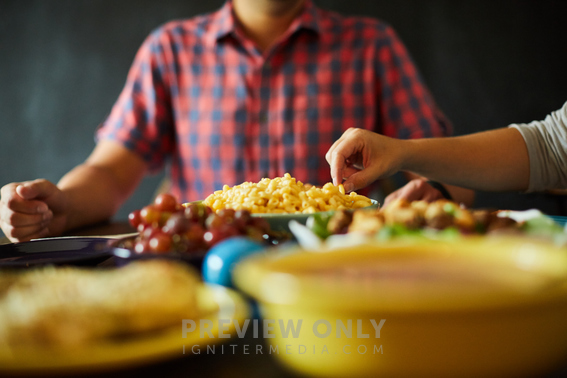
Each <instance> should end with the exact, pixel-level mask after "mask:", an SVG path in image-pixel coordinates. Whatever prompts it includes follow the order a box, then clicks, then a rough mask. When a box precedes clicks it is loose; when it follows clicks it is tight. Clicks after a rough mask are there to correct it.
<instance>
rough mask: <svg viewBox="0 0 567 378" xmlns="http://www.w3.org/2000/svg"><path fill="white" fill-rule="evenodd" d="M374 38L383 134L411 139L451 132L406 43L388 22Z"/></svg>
mask: <svg viewBox="0 0 567 378" xmlns="http://www.w3.org/2000/svg"><path fill="white" fill-rule="evenodd" d="M383 28H384V31H385V35H384V37H383V38H380V39H379V40H378V41H377V60H376V62H377V63H376V64H377V67H376V72H377V79H378V83H377V90H378V93H377V96H379V97H380V101H379V104H380V112H381V114H380V117H378V118H379V119H381V122H382V124H381V125H378V130H377V131H378V132H380V133H381V134H384V135H386V136H390V137H394V138H400V139H412V138H429V137H442V136H448V135H451V132H452V127H451V124H450V122H449V120H448V119H447V118H446V117H445V115H444V114H443V113H442V112H441V110H439V108H438V107H437V105H436V104H435V101H434V100H433V97H432V96H431V93H430V92H429V90H428V89H427V87H426V86H425V84H424V82H423V80H422V79H421V76H420V74H419V72H418V70H417V68H416V66H415V64H414V63H413V61H412V59H411V57H410V55H409V53H408V51H407V49H406V47H405V46H404V44H403V43H402V42H401V40H400V39H399V38H398V36H397V35H396V33H395V31H394V30H393V29H392V28H391V27H390V26H388V25H385V26H383Z"/></svg>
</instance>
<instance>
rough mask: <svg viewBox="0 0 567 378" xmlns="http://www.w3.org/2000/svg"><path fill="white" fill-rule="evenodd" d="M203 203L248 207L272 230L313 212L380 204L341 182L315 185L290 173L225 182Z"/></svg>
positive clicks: (214, 207)
mask: <svg viewBox="0 0 567 378" xmlns="http://www.w3.org/2000/svg"><path fill="white" fill-rule="evenodd" d="M203 203H204V204H205V205H207V206H209V207H210V208H211V209H212V210H213V211H221V210H223V209H234V210H247V211H249V212H250V213H251V214H252V217H255V218H262V219H265V220H266V221H267V223H268V224H269V225H270V227H271V229H272V230H275V231H286V232H288V231H289V222H290V221H292V220H293V221H296V222H299V223H302V224H305V223H306V222H307V219H308V218H309V217H310V216H311V215H312V214H321V215H324V216H330V215H332V214H333V213H334V212H335V211H337V210H342V211H351V210H354V209H359V208H377V207H378V202H376V201H374V200H371V199H370V198H368V197H366V196H363V195H359V194H357V193H355V192H351V193H349V194H347V193H345V190H344V187H343V186H342V185H338V186H336V185H333V184H332V183H326V184H325V185H323V186H322V187H316V186H313V185H310V184H304V183H302V182H301V181H298V180H296V179H295V178H293V177H291V175H290V174H289V173H286V174H285V175H284V176H283V177H276V178H274V179H269V178H263V179H262V180H260V181H259V182H258V183H253V182H244V183H242V184H240V185H235V186H233V187H229V186H228V185H225V186H224V187H223V189H222V190H218V191H216V192H214V193H212V194H211V195H209V196H208V197H207V198H206V199H205V200H204V201H203Z"/></svg>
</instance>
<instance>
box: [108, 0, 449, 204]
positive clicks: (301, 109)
mask: <svg viewBox="0 0 567 378" xmlns="http://www.w3.org/2000/svg"><path fill="white" fill-rule="evenodd" d="M349 127H357V128H364V129H368V130H372V131H375V132H378V133H382V134H384V135H387V136H391V137H397V138H404V139H407V138H422V137H434V136H444V135H447V134H449V128H450V126H449V123H448V122H447V120H446V119H445V117H444V116H443V114H442V113H441V112H440V111H439V110H438V108H437V107H436V105H435V103H434V101H433V99H432V97H431V95H430V93H429V91H428V90H427V88H426V87H425V85H424V83H423V82H422V80H421V78H420V76H419V74H418V72H417V70H416V68H415V66H414V64H413V62H412V60H411V59H410V57H409V55H408V53H407V51H406V49H405V47H404V46H403V44H402V43H401V42H400V40H399V39H398V37H397V36H396V34H395V32H394V31H393V30H392V28H391V27H389V26H388V25H386V24H384V23H382V22H380V21H378V20H374V19H369V18H361V17H343V16H340V15H338V14H336V13H332V12H328V11H324V10H321V9H318V8H317V7H315V6H314V5H313V4H312V3H311V1H309V0H308V1H307V2H306V5H305V9H304V10H303V12H301V14H300V15H299V16H298V17H297V18H296V19H295V20H294V22H293V23H292V24H291V25H290V27H289V29H288V30H287V32H286V33H285V35H284V36H283V37H282V38H281V39H280V40H279V42H278V43H276V44H275V45H274V46H273V47H271V48H270V49H269V50H268V51H265V52H264V53H262V52H260V51H259V50H258V49H257V48H256V47H255V45H254V43H253V42H252V41H251V40H250V39H249V38H247V37H246V36H245V35H244V34H243V32H242V31H241V29H240V28H239V27H238V23H237V22H235V18H234V15H233V10H232V4H231V2H230V1H228V2H227V3H226V4H225V5H224V6H223V7H222V8H221V9H220V10H219V11H217V12H215V13H211V14H208V15H204V16H199V17H196V18H193V19H189V20H182V21H173V22H170V23H167V24H166V25H164V26H162V27H161V28H159V29H157V30H156V31H155V32H153V33H152V34H151V35H150V36H149V37H148V38H147V39H146V41H145V42H144V43H143V45H142V47H141V48H140V50H139V51H138V53H137V55H136V58H135V61H134V63H133V65H132V68H131V70H130V72H129V74H128V79H127V82H126V86H125V88H124V90H123V91H122V93H121V95H120V97H119V99H118V101H117V103H116V104H115V105H114V107H113V109H112V112H111V114H110V116H109V117H108V119H107V120H106V121H105V122H104V123H103V125H101V127H100V128H99V130H98V131H97V138H98V139H99V140H100V139H112V140H116V141H119V142H121V143H122V144H123V145H125V146H126V147H127V148H129V149H131V150H133V151H135V152H137V153H138V154H140V155H141V156H142V157H143V158H144V159H145V160H146V161H147V162H148V163H149V166H150V168H151V169H153V170H155V169H158V168H161V167H162V166H163V164H164V162H165V161H166V160H168V159H169V164H170V174H171V179H172V185H173V188H172V193H173V194H174V195H176V197H177V198H178V200H180V201H192V200H197V199H203V198H205V197H206V196H207V195H209V194H210V193H212V192H213V191H214V190H218V189H221V188H222V186H223V184H228V185H230V186H232V185H236V184H240V183H242V182H244V181H259V180H260V179H261V178H262V177H270V178H273V177H277V176H283V174H284V173H286V172H289V173H290V174H291V175H292V176H294V177H296V178H297V179H298V180H301V181H303V182H304V183H311V184H314V185H322V184H324V183H326V182H329V181H331V177H330V169H329V166H328V164H327V162H326V161H325V153H326V152H327V150H328V149H329V148H330V147H331V145H332V143H333V142H334V141H335V140H337V139H338V138H339V137H340V136H341V135H342V133H343V132H344V131H345V130H346V129H347V128H349Z"/></svg>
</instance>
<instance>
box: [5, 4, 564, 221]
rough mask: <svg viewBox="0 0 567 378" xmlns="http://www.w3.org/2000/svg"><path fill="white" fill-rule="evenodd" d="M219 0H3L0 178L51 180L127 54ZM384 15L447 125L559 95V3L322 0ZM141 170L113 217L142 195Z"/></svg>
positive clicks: (148, 185)
mask: <svg viewBox="0 0 567 378" xmlns="http://www.w3.org/2000/svg"><path fill="white" fill-rule="evenodd" d="M222 3H223V1H222V0H209V1H207V2H200V1H190V0H160V1H159V2H158V1H155V0H154V1H150V0H120V1H115V0H88V1H87V0H51V1H39V0H37V1H32V0H17V1H16V0H0V162H1V165H0V185H4V184H6V183H9V182H13V181H21V180H28V179H34V178H38V177H43V178H46V179H49V180H52V181H57V180H58V179H59V178H60V177H61V176H62V175H63V174H64V173H66V172H67V171H68V170H69V169H71V168H72V167H73V166H75V165H76V164H79V163H80V162H82V161H83V160H84V159H85V158H86V157H87V155H88V154H89V152H90V151H91V150H92V148H93V147H94V140H93V133H94V130H95V128H96V126H97V125H98V124H99V123H100V122H102V121H103V119H104V118H105V116H106V115H107V114H108V112H109V111H110V108H111V106H112V104H113V103H114V101H115V100H116V98H117V96H118V94H119V92H120V90H121V89H122V86H123V84H124V82H125V79H126V74H127V71H128V68H129V66H130V64H131V62H132V59H133V57H134V54H135V52H136V50H137V48H138V47H139V45H140V44H141V42H142V41H143V39H144V38H145V37H146V36H147V34H148V33H149V32H150V31H151V30H152V29H153V28H155V27H157V26H158V25H160V24H162V23H163V22H165V21H168V20H171V19H174V18H184V17H190V16H193V15H195V14H197V13H202V12H208V11H212V10H215V9H217V8H218V7H220V6H221V5H222ZM316 4H318V5H319V6H321V7H324V8H327V9H332V10H335V11H338V12H342V13H345V14H356V15H365V16H371V17H377V18H380V19H382V20H384V21H386V22H388V23H390V24H391V25H392V26H393V27H394V28H395V29H396V30H397V32H398V34H399V35H400V36H401V38H402V40H403V41H404V42H405V44H406V45H407V47H408V49H409V51H410V52H411V54H412V56H413V58H414V60H415V61H416V63H417V66H418V67H419V69H420V71H421V73H422V75H423V77H424V79H425V81H426V83H427V84H428V85H429V88H430V89H431V91H432V92H433V94H434V96H435V98H436V99H437V102H438V103H439V105H440V107H441V108H442V109H443V110H444V112H445V113H446V114H447V115H448V116H449V118H450V119H451V120H452V121H453V123H454V131H455V134H457V135H459V134H466V133H471V132H475V131H480V130H486V129H491V128H496V127H503V126H506V125H508V124H510V123H513V122H529V121H532V120H534V119H543V118H544V116H545V115H546V114H547V113H549V112H550V111H553V110H556V109H558V108H560V107H561V105H562V104H563V103H564V102H565V101H567V27H566V26H565V15H567V1H564V0H538V1H535V0H459V1H454V0H397V1H391V0H372V1H368V0H349V1H341V0H332V1H331V0H329V1H322V0H319V1H316ZM160 179H161V176H154V177H150V178H148V179H146V180H145V181H144V182H143V184H142V186H141V187H140V189H139V190H138V191H137V192H136V193H135V195H134V196H133V197H132V199H131V200H130V201H129V202H127V203H126V205H125V206H124V207H123V208H122V209H121V211H120V213H119V214H118V215H117V217H119V218H122V219H123V218H124V217H125V216H126V214H127V213H128V212H129V211H131V210H133V209H135V208H139V207H142V206H143V205H145V204H146V203H148V202H149V201H150V199H151V196H152V194H153V192H154V190H155V188H156V186H157V184H158V183H159V181H160ZM563 202H564V201H563V199H562V198H556V197H551V196H549V195H542V194H531V195H525V194H518V193H506V194H502V193H500V194H494V193H479V194H478V196H477V201H476V206H477V207H485V206H489V207H498V208H512V209H526V208H531V207H539V208H541V209H543V210H544V211H547V212H548V213H551V214H559V213H561V212H562V211H563V207H564V203H563Z"/></svg>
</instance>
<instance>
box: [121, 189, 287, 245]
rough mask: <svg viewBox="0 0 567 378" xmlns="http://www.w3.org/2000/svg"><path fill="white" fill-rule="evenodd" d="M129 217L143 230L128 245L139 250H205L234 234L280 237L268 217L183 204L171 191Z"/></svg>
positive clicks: (261, 239)
mask: <svg viewBox="0 0 567 378" xmlns="http://www.w3.org/2000/svg"><path fill="white" fill-rule="evenodd" d="M128 220H129V222H130V224H131V225H132V227H134V228H136V229H137V230H138V231H139V233H140V234H139V235H138V236H137V237H136V239H135V240H133V241H132V242H131V244H130V245H129V246H128V245H127V246H125V247H127V248H132V249H134V251H135V252H136V253H169V252H173V253H202V252H205V251H207V250H208V249H209V248H210V247H212V246H213V245H215V244H216V243H218V242H220V241H221V240H224V239H227V238H229V237H232V236H248V237H249V238H251V239H252V240H255V241H258V242H263V243H271V244H275V242H276V240H277V235H276V234H275V233H273V232H272V231H271V230H270V226H269V225H268V223H267V222H266V220H265V219H262V218H256V217H252V216H251V215H250V212H248V211H247V210H236V211H235V210H232V209H224V210H219V211H218V212H217V213H214V212H213V211H212V210H211V208H210V207H208V206H206V205H203V204H202V203H190V204H188V205H186V206H184V205H182V204H180V203H178V202H177V200H176V199H175V197H173V196H172V195H171V194H160V195H158V196H157V197H156V199H155V201H154V203H153V204H151V205H147V206H145V207H144V208H142V209H140V210H134V211H132V212H131V213H130V214H129V216H128Z"/></svg>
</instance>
